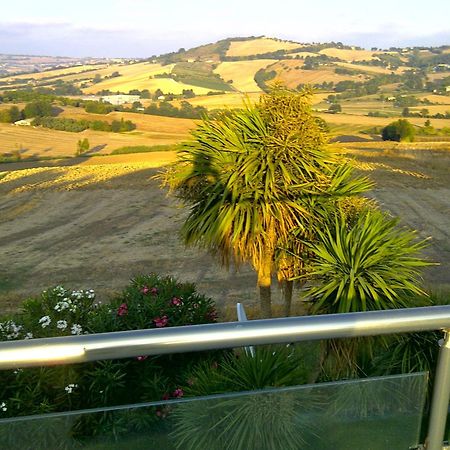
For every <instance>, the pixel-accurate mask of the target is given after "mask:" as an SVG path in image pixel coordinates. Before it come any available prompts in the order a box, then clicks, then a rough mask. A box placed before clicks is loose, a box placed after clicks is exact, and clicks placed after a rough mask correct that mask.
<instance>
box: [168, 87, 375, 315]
mask: <svg viewBox="0 0 450 450" xmlns="http://www.w3.org/2000/svg"><path fill="white" fill-rule="evenodd" d="M310 104H311V92H310V91H308V90H305V91H302V92H292V91H288V90H286V89H284V88H282V87H279V86H276V87H275V88H274V89H273V90H272V91H271V92H270V93H269V94H266V95H263V96H262V97H261V99H260V101H259V103H258V104H257V105H255V106H253V105H250V104H247V105H246V106H245V108H243V109H241V110H235V111H231V112H229V113H227V114H223V115H222V116H220V117H219V118H217V119H216V120H212V119H208V118H206V119H205V120H203V122H202V123H200V124H199V126H198V127H197V129H196V130H194V131H193V132H192V139H191V140H190V141H188V142H186V143H184V144H183V145H182V147H181V150H180V152H179V159H178V162H177V163H176V165H175V167H174V168H173V169H172V172H169V174H168V176H167V178H168V181H169V184H170V186H171V187H172V189H174V190H175V193H176V194H177V195H178V197H180V198H181V199H182V200H183V201H185V202H186V203H187V204H188V205H189V207H190V210H189V215H188V217H187V219H186V221H185V223H184V225H183V227H182V235H183V238H184V240H185V243H186V244H188V245H198V246H202V247H204V248H207V249H208V250H210V251H212V252H213V253H215V254H218V255H219V256H220V257H221V260H222V261H223V263H225V264H228V263H229V262H230V260H232V261H234V262H235V263H236V264H239V263H242V262H249V263H251V264H252V266H253V267H254V269H255V271H256V273H257V277H258V286H259V288H260V299H261V310H262V314H263V316H270V315H271V306H270V305H271V297H270V286H271V281H272V276H273V275H274V274H276V273H279V272H280V270H281V269H282V268H283V267H286V266H287V265H288V264H289V263H288V259H289V257H288V253H286V252H280V251H279V249H280V248H283V247H288V243H289V241H290V240H291V233H292V231H293V230H294V229H297V230H298V229H305V227H306V226H309V225H310V224H311V223H313V222H314V218H318V216H319V215H320V209H321V208H320V205H323V204H325V203H327V202H329V201H331V200H332V199H334V198H337V197H340V196H348V195H354V194H358V193H360V192H363V191H365V190H367V189H368V188H369V186H370V183H369V182H368V181H367V180H366V179H363V178H355V177H353V176H352V170H351V167H350V166H349V165H348V164H347V163H346V162H345V161H344V160H343V159H342V157H340V156H339V155H338V154H336V153H335V152H333V151H332V150H331V149H330V148H329V147H328V146H327V145H326V136H325V135H324V133H323V132H322V129H321V125H320V123H319V122H318V121H317V120H316V118H315V117H314V116H313V114H312V112H311V106H310ZM282 278H283V277H282Z"/></svg>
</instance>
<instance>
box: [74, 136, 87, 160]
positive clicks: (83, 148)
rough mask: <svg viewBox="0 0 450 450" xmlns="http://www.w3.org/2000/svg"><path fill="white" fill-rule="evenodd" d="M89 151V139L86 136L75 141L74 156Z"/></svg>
mask: <svg viewBox="0 0 450 450" xmlns="http://www.w3.org/2000/svg"><path fill="white" fill-rule="evenodd" d="M87 151H89V141H88V139H87V138H84V139H83V140H79V141H78V143H77V152H76V156H80V155H82V154H83V153H86V152H87Z"/></svg>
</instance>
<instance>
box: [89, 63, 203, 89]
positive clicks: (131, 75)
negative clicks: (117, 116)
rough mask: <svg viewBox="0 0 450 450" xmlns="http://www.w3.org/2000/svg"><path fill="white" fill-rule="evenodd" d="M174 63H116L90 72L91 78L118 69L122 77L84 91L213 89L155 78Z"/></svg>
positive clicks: (105, 81) (167, 70) (168, 69)
mask: <svg viewBox="0 0 450 450" xmlns="http://www.w3.org/2000/svg"><path fill="white" fill-rule="evenodd" d="M173 67H174V64H168V65H166V66H162V65H161V64H152V63H138V64H131V65H127V66H123V65H114V66H110V67H109V68H107V69H103V70H100V71H98V72H95V73H92V74H90V78H93V77H94V76H95V74H97V73H98V74H99V75H100V76H102V77H104V76H108V75H111V73H113V72H115V71H117V72H119V73H120V75H121V76H120V77H115V78H110V79H108V80H104V81H102V82H100V83H97V84H94V85H92V86H89V87H88V88H86V89H84V90H83V91H84V93H86V94H93V93H96V92H98V91H101V90H102V89H109V90H111V91H113V92H115V91H121V92H129V91H130V90H131V89H139V90H142V89H148V90H150V91H155V90H156V89H158V88H159V89H161V90H162V91H163V92H165V93H168V92H172V93H173V94H181V92H182V91H183V89H192V90H193V91H194V92H195V93H196V94H200V95H201V94H206V93H207V92H209V91H210V90H211V89H206V88H202V87H197V86H191V85H187V84H183V83H178V82H176V81H175V80H172V79H171V78H153V77H154V76H155V75H158V74H162V73H171V72H172V69H173Z"/></svg>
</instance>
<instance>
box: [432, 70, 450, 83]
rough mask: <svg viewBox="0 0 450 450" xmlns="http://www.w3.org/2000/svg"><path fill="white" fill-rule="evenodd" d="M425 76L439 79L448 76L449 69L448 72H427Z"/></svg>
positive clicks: (449, 74)
mask: <svg viewBox="0 0 450 450" xmlns="http://www.w3.org/2000/svg"><path fill="white" fill-rule="evenodd" d="M427 77H428V78H429V79H430V80H431V81H435V80H440V79H441V78H446V77H450V71H448V72H436V73H429V74H428V75H427Z"/></svg>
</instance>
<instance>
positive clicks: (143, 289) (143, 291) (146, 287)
mask: <svg viewBox="0 0 450 450" xmlns="http://www.w3.org/2000/svg"><path fill="white" fill-rule="evenodd" d="M149 291H150V289H149V288H148V286H144V287H143V288H142V289H141V292H142V293H143V294H144V295H147V294H148V292H149Z"/></svg>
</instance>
